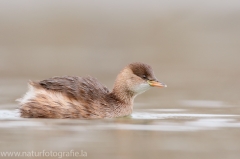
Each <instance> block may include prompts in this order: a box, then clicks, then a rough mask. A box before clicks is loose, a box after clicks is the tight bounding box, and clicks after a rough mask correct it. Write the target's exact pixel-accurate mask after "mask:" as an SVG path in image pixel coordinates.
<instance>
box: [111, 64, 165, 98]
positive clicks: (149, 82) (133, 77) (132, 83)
mask: <svg viewBox="0 0 240 159" xmlns="http://www.w3.org/2000/svg"><path fill="white" fill-rule="evenodd" d="M151 87H167V85H165V84H164V83H161V82H159V81H158V79H157V78H156V77H155V75H154V72H153V69H152V68H151V66H149V65H147V64H144V63H140V62H136V63H131V64H129V65H128V66H127V67H125V68H124V69H123V70H122V71H121V73H120V74H119V75H118V77H117V79H116V82H115V86H114V91H115V92H118V90H121V92H122V91H125V92H130V94H131V95H132V96H133V97H135V96H137V95H138V94H141V93H143V92H145V91H147V90H148V89H150V88H151Z"/></svg>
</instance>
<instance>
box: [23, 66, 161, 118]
mask: <svg viewBox="0 0 240 159" xmlns="http://www.w3.org/2000/svg"><path fill="white" fill-rule="evenodd" d="M151 86H157V87H163V86H165V87H166V85H164V84H163V83H160V82H158V81H157V79H156V78H155V76H154V73H153V70H152V68H151V67H150V66H149V65H147V64H143V63H132V64H129V65H128V66H127V67H125V68H124V69H123V70H122V71H121V72H120V73H119V75H118V76H117V79H116V81H115V84H114V88H113V90H112V91H111V92H110V91H109V90H108V89H107V88H106V87H105V86H104V85H102V84H100V83H99V82H98V81H97V80H96V79H95V78H93V77H70V76H65V77H53V78H50V79H46V80H43V81H40V82H31V81H30V82H29V91H28V92H27V93H26V94H25V96H24V97H23V98H21V99H19V100H18V101H19V102H20V112H21V116H22V117H25V118H113V117H121V116H127V115H130V114H131V113H132V109H133V100H134V98H135V97H136V96H137V95H138V94H140V93H143V92H144V91H146V90H148V89H149V88H150V87H151Z"/></svg>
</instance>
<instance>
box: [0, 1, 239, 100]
mask: <svg viewBox="0 0 240 159" xmlns="http://www.w3.org/2000/svg"><path fill="white" fill-rule="evenodd" d="M0 35H1V36H0V77H1V79H2V78H3V79H6V78H7V79H39V80H41V79H44V78H48V77H52V76H61V75H76V76H86V75H91V76H94V77H96V78H98V79H99V80H100V81H101V82H102V83H105V84H106V85H107V86H108V87H109V88H111V87H112V85H113V81H114V79H115V77H116V75H117V74H118V72H119V71H120V70H121V69H122V68H123V67H124V66H125V65H127V64H128V63H131V62H135V61H140V62H144V63H148V64H150V65H151V66H152V67H153V68H154V70H155V74H156V76H157V77H158V78H159V79H160V80H161V81H163V82H165V83H167V84H168V86H169V88H168V90H169V91H170V90H171V91H174V92H175V93H173V92H171V94H167V93H164V94H167V96H168V97H170V96H171V98H177V99H178V98H199V99H200V98H204V99H208V100H219V99H221V100H226V99H227V100H231V101H239V93H240V85H239V80H238V79H239V76H240V73H239V71H238V69H239V57H240V53H239V52H240V39H239V37H240V2H239V1H222V2H219V1H217V0H211V1H194V2H193V1H188V0H185V1H174V0H170V1H141V2H139V1H134V0H130V1H110V0H104V1H77V0H72V1H62V0H60V1H46V0H43V1H29V0H23V1H4V0H2V1H0ZM25 82H26V81H25ZM172 89H175V90H172ZM184 89H189V91H188V93H187V94H183V93H182V92H181V90H184ZM164 91H165V90H164ZM178 91H179V93H177V92H178ZM153 92H154V93H156V92H155V91H153ZM150 94H151V93H150ZM164 94H162V95H164ZM175 95H176V96H175ZM192 96H194V97H192Z"/></svg>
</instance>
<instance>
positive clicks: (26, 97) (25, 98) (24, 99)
mask: <svg viewBox="0 0 240 159" xmlns="http://www.w3.org/2000/svg"><path fill="white" fill-rule="evenodd" d="M36 84H37V83H36V82H33V81H29V83H28V91H27V93H26V94H25V95H24V96H23V97H22V98H19V99H16V101H17V102H19V103H20V105H22V104H24V103H27V102H28V101H29V100H30V99H32V98H34V97H35V87H36Z"/></svg>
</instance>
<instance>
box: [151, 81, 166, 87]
mask: <svg viewBox="0 0 240 159" xmlns="http://www.w3.org/2000/svg"><path fill="white" fill-rule="evenodd" d="M147 82H148V84H149V85H150V86H152V87H167V85H166V84H164V83H161V82H158V81H151V80H148V81H147Z"/></svg>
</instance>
